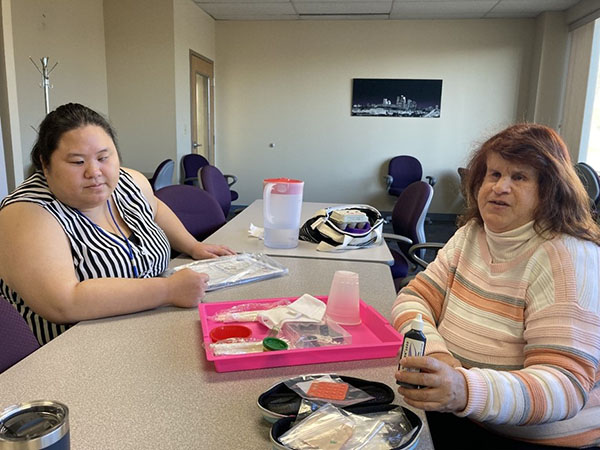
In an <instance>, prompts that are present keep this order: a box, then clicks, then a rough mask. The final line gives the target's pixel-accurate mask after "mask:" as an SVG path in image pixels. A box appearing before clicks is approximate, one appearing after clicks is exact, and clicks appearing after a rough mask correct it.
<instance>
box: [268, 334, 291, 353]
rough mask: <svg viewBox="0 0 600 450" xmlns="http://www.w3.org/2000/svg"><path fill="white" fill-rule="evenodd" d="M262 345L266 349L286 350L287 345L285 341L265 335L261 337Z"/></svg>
mask: <svg viewBox="0 0 600 450" xmlns="http://www.w3.org/2000/svg"><path fill="white" fill-rule="evenodd" d="M263 347H264V349H265V350H268V351H275V350H287V349H288V345H287V343H286V342H285V341H283V340H281V339H277V338H275V337H266V338H264V339H263Z"/></svg>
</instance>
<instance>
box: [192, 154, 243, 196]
mask: <svg viewBox="0 0 600 450" xmlns="http://www.w3.org/2000/svg"><path fill="white" fill-rule="evenodd" d="M208 165H210V163H209V162H208V160H207V159H206V158H205V157H204V156H202V155H196V154H189V155H185V156H184V157H183V158H181V167H182V169H183V176H184V178H183V184H189V185H191V186H200V183H199V177H200V173H199V172H200V169H202V167H204V166H208ZM223 176H224V177H225V179H226V180H227V184H228V185H229V187H231V186H233V185H234V184H235V182H236V181H237V177H236V176H235V175H227V174H223ZM230 192H231V194H230V195H231V201H232V202H235V201H236V200H237V199H238V197H239V195H238V193H237V192H236V191H232V190H230Z"/></svg>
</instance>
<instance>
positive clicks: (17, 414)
mask: <svg viewBox="0 0 600 450" xmlns="http://www.w3.org/2000/svg"><path fill="white" fill-rule="evenodd" d="M68 432H69V410H68V408H67V407H66V406H65V405H63V404H62V403H58V402H51V401H45V400H37V401H34V402H30V403H22V404H19V405H14V406H10V407H9V408H7V409H5V410H4V411H2V413H0V447H2V442H30V443H32V442H36V441H37V442H38V443H40V444H43V447H39V448H45V447H46V446H47V445H49V444H52V443H54V442H57V441H58V440H60V439H61V438H62V437H63V436H64V435H65V434H67V433H68ZM15 448H19V447H15ZM27 448H34V447H31V446H28V447H27Z"/></svg>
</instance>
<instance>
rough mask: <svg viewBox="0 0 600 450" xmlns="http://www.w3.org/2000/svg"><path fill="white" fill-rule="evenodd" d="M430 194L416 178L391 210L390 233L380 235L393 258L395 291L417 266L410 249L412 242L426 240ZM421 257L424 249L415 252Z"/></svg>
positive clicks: (417, 242) (429, 188) (420, 242)
mask: <svg viewBox="0 0 600 450" xmlns="http://www.w3.org/2000/svg"><path fill="white" fill-rule="evenodd" d="M432 197H433V187H431V185H430V184H429V183H426V182H424V181H415V182H414V183H412V184H410V185H409V186H408V187H407V188H406V189H404V190H403V191H402V193H401V194H400V196H399V197H398V200H396V204H395V205H394V209H393V211H392V228H393V230H394V233H393V234H390V233H384V234H383V237H384V238H385V240H386V242H388V246H389V243H390V242H394V243H395V244H396V245H391V246H389V247H390V252H391V253H392V256H393V257H394V264H393V265H392V267H391V269H392V277H393V278H394V284H395V285H396V290H399V288H400V287H401V286H402V281H403V279H404V278H406V277H407V275H408V273H409V271H412V270H414V269H416V267H415V263H414V261H413V260H412V259H410V258H409V256H408V255H409V249H410V248H411V246H412V245H414V244H422V243H424V242H425V240H426V239H425V216H426V215H427V211H428V210H429V204H430V203H431V199H432ZM418 253H419V254H418V256H420V257H421V258H423V256H424V253H425V249H421V250H419V252H418Z"/></svg>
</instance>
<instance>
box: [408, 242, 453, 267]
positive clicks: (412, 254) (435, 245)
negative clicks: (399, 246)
mask: <svg viewBox="0 0 600 450" xmlns="http://www.w3.org/2000/svg"><path fill="white" fill-rule="evenodd" d="M444 245H445V244H443V243H441V242H424V243H422V244H415V245H413V246H412V247H410V248H409V249H408V257H409V258H410V259H412V260H413V261H414V262H416V263H417V264H418V265H420V266H421V267H423V268H424V269H425V268H426V267H427V266H428V265H429V263H428V262H427V261H425V260H424V259H423V258H421V257H419V256H417V252H418V251H419V250H422V249H428V248H430V249H435V250H439V249H440V248H442V247H443V246H444Z"/></svg>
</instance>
